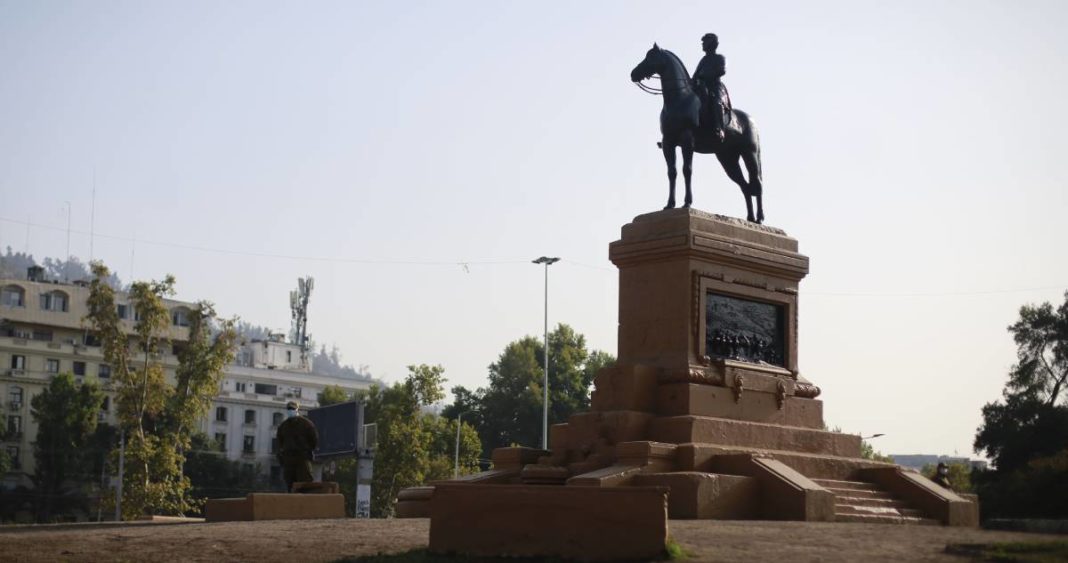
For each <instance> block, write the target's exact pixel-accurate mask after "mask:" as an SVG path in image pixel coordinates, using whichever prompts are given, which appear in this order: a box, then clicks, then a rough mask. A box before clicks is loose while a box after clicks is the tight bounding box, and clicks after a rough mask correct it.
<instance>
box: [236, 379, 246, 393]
mask: <svg viewBox="0 0 1068 563" xmlns="http://www.w3.org/2000/svg"><path fill="white" fill-rule="evenodd" d="M246 388H247V384H246V383H245V382H244V381H238V382H237V383H234V389H237V392H238V393H244V392H245V389H246Z"/></svg>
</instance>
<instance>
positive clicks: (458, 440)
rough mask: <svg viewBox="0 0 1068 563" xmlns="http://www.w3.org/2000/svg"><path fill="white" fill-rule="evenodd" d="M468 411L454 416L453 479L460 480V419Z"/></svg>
mask: <svg viewBox="0 0 1068 563" xmlns="http://www.w3.org/2000/svg"><path fill="white" fill-rule="evenodd" d="M468 412H470V411H464V412H462V413H460V414H458V415H457V416H456V469H455V470H454V471H453V479H459V478H460V419H461V418H463V416H464V415H465V414H467V413H468Z"/></svg>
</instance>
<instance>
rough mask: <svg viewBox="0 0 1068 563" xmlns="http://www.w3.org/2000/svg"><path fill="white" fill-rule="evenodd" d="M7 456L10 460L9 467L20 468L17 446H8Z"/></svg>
mask: <svg viewBox="0 0 1068 563" xmlns="http://www.w3.org/2000/svg"><path fill="white" fill-rule="evenodd" d="M7 457H8V459H10V460H11V469H22V461H21V460H19V447H18V446H8V447H7Z"/></svg>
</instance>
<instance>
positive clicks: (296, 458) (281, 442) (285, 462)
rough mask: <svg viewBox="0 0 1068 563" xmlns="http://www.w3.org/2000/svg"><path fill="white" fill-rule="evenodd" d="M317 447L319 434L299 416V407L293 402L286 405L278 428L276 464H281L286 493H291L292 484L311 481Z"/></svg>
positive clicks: (307, 421) (313, 425)
mask: <svg viewBox="0 0 1068 563" xmlns="http://www.w3.org/2000/svg"><path fill="white" fill-rule="evenodd" d="M318 445H319V433H318V432H317V431H316V430H315V424H313V423H312V421H311V420H309V419H308V418H306V417H303V416H300V405H298V404H297V403H296V402H295V401H290V402H289V403H286V420H285V421H284V422H282V424H280V425H279V426H278V453H277V455H278V462H279V463H281V464H282V477H283V478H284V479H285V481H286V491H287V492H292V491H293V483H305V482H309V481H312V480H313V477H312V473H311V462H312V452H313V451H314V450H315V448H316V447H318Z"/></svg>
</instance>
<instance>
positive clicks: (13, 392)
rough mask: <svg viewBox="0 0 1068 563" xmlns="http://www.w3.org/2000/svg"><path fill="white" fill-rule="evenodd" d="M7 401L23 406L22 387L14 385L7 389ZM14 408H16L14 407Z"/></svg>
mask: <svg viewBox="0 0 1068 563" xmlns="http://www.w3.org/2000/svg"><path fill="white" fill-rule="evenodd" d="M7 400H8V401H11V402H12V403H17V404H18V405H19V407H21V406H22V387H19V386H18V385H12V386H11V387H8V388H7ZM12 408H14V407H12Z"/></svg>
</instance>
